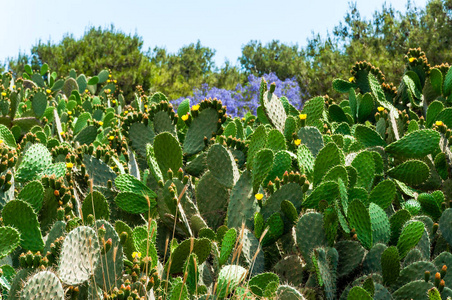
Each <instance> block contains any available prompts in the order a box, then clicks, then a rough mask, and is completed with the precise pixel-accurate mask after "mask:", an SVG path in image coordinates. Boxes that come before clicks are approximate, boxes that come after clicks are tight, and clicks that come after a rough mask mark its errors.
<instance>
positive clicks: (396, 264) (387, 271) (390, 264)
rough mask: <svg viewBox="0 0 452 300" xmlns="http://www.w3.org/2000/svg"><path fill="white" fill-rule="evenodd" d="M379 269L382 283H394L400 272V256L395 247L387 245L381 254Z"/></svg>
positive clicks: (388, 284)
mask: <svg viewBox="0 0 452 300" xmlns="http://www.w3.org/2000/svg"><path fill="white" fill-rule="evenodd" d="M381 269H382V274H383V282H384V284H385V285H387V286H390V285H392V284H393V283H395V281H396V280H397V278H398V277H399V273H400V258H399V251H398V250H397V247H395V246H392V247H389V248H387V249H386V250H385V251H384V252H383V253H382V254H381Z"/></svg>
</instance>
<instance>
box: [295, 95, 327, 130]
mask: <svg viewBox="0 0 452 300" xmlns="http://www.w3.org/2000/svg"><path fill="white" fill-rule="evenodd" d="M324 111H325V99H324V98H323V97H315V98H312V99H309V100H308V101H306V102H305V103H304V105H303V111H302V112H301V113H302V114H306V125H308V126H312V125H313V126H315V125H314V124H316V123H318V121H319V120H320V119H321V118H322V117H323V112H324ZM322 125H323V124H322Z"/></svg>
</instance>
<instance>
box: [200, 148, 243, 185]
mask: <svg viewBox="0 0 452 300" xmlns="http://www.w3.org/2000/svg"><path fill="white" fill-rule="evenodd" d="M207 165H208V166H209V170H210V172H211V173H212V175H213V176H214V177H215V178H216V179H217V180H218V182H219V183H221V184H223V185H224V186H225V187H227V188H232V187H233V186H234V184H235V183H236V182H237V180H238V179H239V177H240V173H239V170H238V168H237V164H236V163H235V160H234V157H233V156H232V154H231V152H229V151H228V150H227V149H226V148H225V147H223V146H222V145H219V144H215V145H213V146H212V147H210V149H209V152H208V154H207Z"/></svg>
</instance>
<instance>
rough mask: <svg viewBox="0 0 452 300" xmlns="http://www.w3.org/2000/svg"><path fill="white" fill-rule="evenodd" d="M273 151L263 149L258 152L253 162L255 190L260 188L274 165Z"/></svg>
mask: <svg viewBox="0 0 452 300" xmlns="http://www.w3.org/2000/svg"><path fill="white" fill-rule="evenodd" d="M273 159H274V155H273V151H272V150H270V149H262V150H260V151H259V152H257V153H256V155H255V156H254V162H253V189H254V191H255V192H257V190H258V189H259V186H260V185H261V183H262V181H263V180H264V179H265V178H266V177H267V175H268V173H270V171H271V169H272V167H273Z"/></svg>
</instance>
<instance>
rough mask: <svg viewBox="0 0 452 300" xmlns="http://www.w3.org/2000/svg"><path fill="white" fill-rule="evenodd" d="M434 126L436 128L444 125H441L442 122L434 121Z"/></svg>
mask: <svg viewBox="0 0 452 300" xmlns="http://www.w3.org/2000/svg"><path fill="white" fill-rule="evenodd" d="M435 125H436V126H443V125H444V123H443V121H436V122H435Z"/></svg>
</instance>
